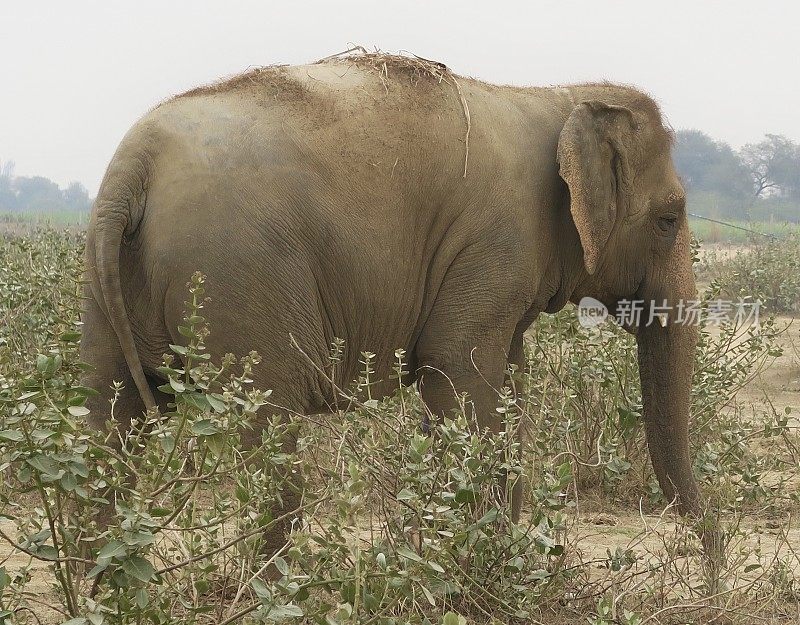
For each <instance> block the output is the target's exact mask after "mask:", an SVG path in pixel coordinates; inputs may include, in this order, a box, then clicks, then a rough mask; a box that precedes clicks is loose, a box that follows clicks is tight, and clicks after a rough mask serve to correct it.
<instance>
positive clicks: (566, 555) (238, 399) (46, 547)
mask: <svg viewBox="0 0 800 625" xmlns="http://www.w3.org/2000/svg"><path fill="white" fill-rule="evenodd" d="M81 246H82V237H81V235H80V234H68V233H56V232H54V231H40V232H36V233H33V234H31V235H26V236H22V237H14V238H7V239H5V240H0V287H1V288H0V315H2V316H3V318H4V323H3V324H2V326H0V470H1V471H0V480H1V481H0V514H2V515H3V517H4V518H5V519H7V521H5V522H2V523H0V543H2V544H3V550H4V551H3V552H4V553H9V554H12V555H14V559H13V560H5V561H3V563H1V564H0V622H9V623H11V622H13V623H39V622H41V623H64V624H69V625H88V624H90V623H91V624H92V625H98V624H107V625H123V624H124V625H128V624H134V623H136V624H139V623H165V624H166V623H176V622H179V623H187V624H206V623H216V624H223V625H226V624H229V623H242V624H251V623H275V622H285V623H306V622H307V623H321V624H328V625H337V624H342V625H344V624H345V623H352V624H356V623H357V624H363V625H366V624H368V623H369V624H380V625H384V624H385V625H393V624H397V625H400V624H405V623H414V624H417V623H418V624H420V625H422V624H428V623H430V624H444V625H461V624H464V625H466V624H468V623H531V622H556V623H558V622H589V623H591V624H593V625H601V624H602V625H606V624H609V625H610V624H611V623H624V624H626V625H641V624H643V623H645V622H650V623H667V622H689V621H695V622H696V621H697V620H708V621H711V620H712V618H715V617H719V616H726V617H729V618H731V619H735V620H732V621H731V622H736V623H750V622H751V621H752V619H753V615H756V616H757V617H758V618H759V619H761V618H772V617H773V616H776V615H777V616H780V615H781V614H796V610H797V605H796V604H797V601H798V598H799V595H800V593H798V582H797V578H796V575H797V570H798V565H800V562H798V560H797V556H796V555H793V553H794V552H792V551H791V550H790V549H788V548H786V532H788V530H789V528H788V525H786V526H785V527H784V529H783V530H781V531H780V532H779V535H778V540H779V541H780V543H781V545H783V547H782V548H781V549H776V550H775V551H772V552H771V551H769V550H767V549H764V548H762V546H761V545H760V544H759V545H756V546H753V545H752V544H751V543H748V542H747V541H748V538H749V535H750V534H751V533H752V531H751V530H750V529H748V528H747V526H746V524H745V523H744V519H745V516H744V515H745V513H746V512H748V511H752V510H754V509H769V510H770V511H771V515H772V517H771V518H773V517H775V518H778V519H779V520H780V521H781V523H785V517H786V514H785V511H786V510H788V509H789V506H790V505H791V504H793V503H794V502H793V501H792V500H791V496H792V495H791V491H790V489H788V488H787V487H785V485H783V484H782V482H781V481H780V480H778V481H775V480H772V479H768V475H769V476H772V475H774V474H776V473H780V472H781V470H783V469H785V468H787V467H794V468H795V469H796V467H797V462H798V457H797V449H798V447H797V445H798V440H797V436H796V430H795V429H793V427H792V426H791V425H790V423H789V415H787V414H777V413H776V412H775V411H773V413H770V414H768V415H766V416H764V415H760V416H759V418H758V419H755V418H749V419H745V418H743V416H742V414H741V410H739V409H737V407H736V404H735V400H734V395H735V392H736V390H737V389H738V388H740V387H741V386H742V385H743V384H745V383H746V382H747V381H748V380H749V379H750V377H752V376H753V375H754V374H755V373H756V372H757V371H758V370H759V368H760V367H762V366H763V365H764V363H765V362H766V361H767V360H768V359H769V358H770V357H771V356H773V355H775V354H776V353H777V347H776V337H777V332H778V330H777V329H776V326H775V325H774V323H773V322H765V323H763V324H762V327H761V331H760V332H758V333H756V332H752V331H750V329H749V328H742V327H735V326H734V327H727V328H723V329H722V330H719V331H717V330H714V329H712V328H704V329H703V333H702V338H701V343H700V348H699V349H698V356H697V358H698V360H697V373H696V375H695V388H694V393H693V411H692V413H693V425H692V428H693V436H692V441H693V445H694V452H695V457H696V466H695V469H696V472H697V475H698V477H699V478H700V479H701V480H703V482H704V484H705V487H706V491H707V492H710V493H711V494H712V496H713V498H714V500H715V501H716V502H717V507H718V508H719V509H720V510H721V511H724V513H723V516H724V519H725V522H726V525H727V534H726V542H727V546H728V553H729V563H728V567H727V568H725V569H724V570H723V571H722V572H721V576H722V578H723V579H721V580H713V582H714V583H712V580H708V579H704V578H703V577H702V576H701V575H699V572H700V571H701V569H702V567H701V562H700V560H701V558H700V555H699V544H698V543H699V541H698V540H697V538H696V537H695V536H694V535H693V534H692V532H691V531H690V530H689V529H688V528H686V527H684V526H683V525H681V524H680V523H678V524H677V525H676V526H675V529H674V530H671V531H665V530H664V528H663V525H664V519H665V517H668V518H671V513H670V512H669V509H668V507H669V506H668V504H669V502H665V501H663V497H662V495H661V493H660V491H659V489H658V487H657V485H656V484H655V481H654V479H653V477H652V475H651V471H650V467H649V462H648V460H647V455H646V451H645V444H644V440H643V435H642V426H641V399H640V393H639V388H638V372H637V368H636V364H635V363H636V359H635V345H634V343H633V342H632V340H631V339H630V337H628V336H627V335H624V334H623V333H622V332H620V331H619V330H618V329H617V328H616V327H614V326H611V325H608V326H601V327H600V328H597V329H593V330H587V329H584V328H581V327H580V325H579V324H578V323H577V321H576V319H575V315H574V312H572V311H571V310H565V311H562V312H561V313H559V314H557V315H553V316H544V317H543V318H542V319H540V321H539V322H538V323H537V325H536V326H535V329H534V330H533V332H532V334H531V337H530V342H529V344H528V348H527V349H528V359H527V364H526V367H525V369H524V370H523V371H515V372H511V373H512V374H511V376H510V384H509V386H508V387H507V388H505V389H503V390H502V392H501V393H500V395H499V397H498V412H499V414H502V415H504V416H505V418H506V419H505V424H506V427H505V429H504V430H502V431H500V432H498V433H497V434H496V435H493V436H488V435H487V436H476V435H473V434H472V433H471V429H470V427H469V425H470V424H469V417H467V416H466V415H467V414H468V411H467V410H466V409H462V410H460V411H456V412H455V413H454V414H453V415H452V417H450V418H447V419H432V421H431V427H432V435H431V436H427V435H424V434H423V433H422V432H421V430H420V423H421V421H422V419H423V417H424V416H425V412H424V411H425V409H424V406H423V405H422V403H421V401H420V400H419V397H418V395H417V393H416V390H415V389H414V388H400V385H399V384H398V391H397V392H396V393H395V394H394V395H393V396H392V397H390V398H388V399H385V400H382V401H377V400H375V399H373V398H372V397H371V395H370V388H371V385H372V382H373V381H374V380H373V375H374V374H373V373H372V362H373V359H374V358H375V356H374V355H372V354H362V362H363V365H364V368H363V373H362V375H361V376H360V378H359V379H358V380H356V381H355V383H354V385H353V387H352V388H351V390H349V391H348V392H347V396H346V397H347V399H348V401H347V402H346V403H347V404H348V408H347V409H346V410H341V411H339V412H337V413H335V414H332V415H325V416H322V417H313V416H309V417H298V418H296V419H293V420H291V421H288V422H286V421H281V420H279V419H277V418H269V414H270V396H269V392H268V390H266V389H254V388H252V383H251V376H250V373H251V371H252V369H253V367H256V366H258V365H259V359H258V356H257V355H256V354H249V355H245V356H243V357H234V356H231V355H227V356H224V357H223V358H222V359H220V360H217V359H215V358H212V357H210V356H209V354H208V352H207V351H206V349H205V343H206V339H207V337H208V333H209V331H212V332H213V328H210V329H209V328H208V327H207V324H206V321H205V319H204V317H203V305H204V302H205V293H204V284H203V279H202V276H199V275H197V276H195V277H194V278H193V280H192V282H191V283H190V284H189V285H187V292H188V300H187V306H186V314H185V320H184V323H183V325H182V327H181V328H180V331H181V334H182V335H183V336H185V337H186V338H187V345H186V346H184V347H174V348H173V350H174V353H173V354H172V355H171V356H169V357H167V358H166V359H165V362H164V365H163V368H162V369H161V372H162V374H163V375H164V377H165V379H166V380H167V382H166V383H165V384H164V386H163V387H162V389H163V390H164V391H165V392H167V393H169V394H171V395H172V396H173V399H174V402H173V405H172V407H171V408H170V412H169V414H166V415H157V414H150V415H148V416H147V418H146V419H144V421H143V423H142V424H141V426H140V427H137V428H136V429H135V430H134V431H132V432H131V433H130V434H128V435H127V436H125V437H123V438H122V439H120V438H118V437H117V436H110V437H107V436H105V435H103V434H101V433H98V432H93V431H89V430H87V428H86V427H85V426H84V424H83V421H82V420H83V418H84V417H85V415H86V412H87V410H86V408H85V407H84V404H85V401H86V398H87V397H89V396H90V395H91V394H92V393H94V391H93V390H92V389H87V388H84V387H82V386H81V385H80V374H81V372H82V371H83V369H84V367H85V365H84V364H83V363H81V362H80V360H79V358H78V344H79V341H80V329H81V328H80V325H79V323H78V322H77V314H78V305H79V299H78V294H79V292H80V284H79V283H80V276H81V268H80V267H81ZM343 349H347V346H346V345H343V344H341V343H339V342H337V343H335V344H334V345H332V347H331V353H330V357H329V358H330V366H331V367H335V366H336V363H337V362H338V360H339V359H340V358H341V353H342V350H343ZM395 358H396V366H395V372H394V373H395V376H396V378H397V379H398V380H399V379H400V378H401V377H402V375H403V372H404V368H405V366H406V365H405V354H404V353H403V352H402V351H398V352H397V353H396V354H395ZM113 408H114V406H113V405H112V406H110V410H112V411H113ZM256 415H258V416H259V420H260V422H261V423H264V422H266V424H267V427H266V428H265V429H264V433H263V435H262V439H261V445H260V446H258V447H257V448H253V449H247V450H244V449H242V448H241V447H240V445H239V439H240V433H241V431H242V430H243V429H244V428H247V427H250V426H251V424H252V423H253V422H254V420H255V419H256ZM428 416H429V417H430V415H428ZM520 429H525V430H527V441H528V442H527V443H526V444H525V450H524V453H523V451H522V449H521V445H520V442H519V438H518V436H517V434H518V431H519V430H520ZM289 439H291V440H295V441H296V450H292V449H291V448H290V447H287V446H286V441H287V440H289ZM762 447H763V448H766V449H768V450H769V452H768V453H764V452H763V451H759V450H760V449H761V448H762ZM523 476H524V477H525V478H526V479H527V482H528V484H527V497H526V498H527V503H526V508H525V510H524V513H523V516H522V519H521V520H520V522H519V523H515V522H513V521H512V519H511V513H510V506H509V491H510V489H511V488H512V486H513V484H514V482H515V480H517V479H521V478H522V477H523ZM299 483H302V484H303V485H304V489H303V497H302V499H301V500H300V502H299V504H298V507H297V509H295V510H290V511H288V512H287V514H288V515H290V516H292V517H295V516H298V513H300V512H302V516H300V517H299V518H300V519H301V520H298V521H296V522H295V524H294V529H293V531H292V535H291V539H290V541H289V542H288V543H287V544H286V545H285V546H284V547H283V548H282V549H280V550H279V551H278V552H277V553H268V552H266V551H265V550H264V549H263V534H264V531H265V529H268V528H270V527H274V526H275V525H276V524H279V523H283V522H284V521H285V520H286V519H285V518H284V517H282V516H279V515H278V514H277V513H276V510H277V509H278V506H277V505H276V504H277V503H278V501H279V498H280V496H281V493H282V492H286V489H289V488H293V487H294V486H295V485H297V484H299ZM642 492H646V493H649V501H647V502H644V503H643V504H642V506H643V514H647V516H646V517H645V516H643V517H642V519H643V522H644V521H645V519H649V520H648V521H646V522H645V523H644V525H643V526H642V529H641V531H639V532H636V533H635V534H636V535H635V537H634V538H632V539H631V540H630V542H629V543H628V544H627V545H626V546H624V547H619V548H615V549H613V550H612V549H609V550H608V551H606V552H605V553H592V552H587V550H586V549H587V545H586V543H585V541H581V540H580V528H581V514H582V513H581V507H582V505H583V504H584V502H585V501H586V500H587V499H594V500H599V501H601V502H603V505H604V506H608V507H613V506H614V505H615V504H617V503H620V504H624V505H625V506H626V507H628V508H633V507H634V505H632V504H633V502H634V501H635V500H636V499H637V498H638V496H639V494H640V493H642ZM287 518H288V517H287ZM654 539H658V540H659V541H661V542H660V543H659V544H654ZM43 579H44V581H46V582H47V583H48V584H49V585H50V586H51V588H52V591H51V592H49V593H42V591H41V583H42V580H43ZM710 588H724V589H726V590H723V591H722V593H723V594H722V595H719V596H712V597H709V596H708V595H709V589H710ZM670 619H672V620H670ZM675 619H678V620H675Z"/></svg>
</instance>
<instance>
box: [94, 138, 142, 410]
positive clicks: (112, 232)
mask: <svg viewBox="0 0 800 625" xmlns="http://www.w3.org/2000/svg"><path fill="white" fill-rule="evenodd" d="M126 143H127V146H126ZM147 148H148V146H147V145H146V144H145V145H144V146H141V145H139V146H138V148H136V149H131V142H129V141H123V144H122V145H121V146H120V148H119V150H118V151H117V153H116V154H115V155H114V158H113V159H112V161H111V164H110V165H109V167H108V170H107V171H106V175H105V178H104V179H103V183H102V185H101V186H100V191H99V192H98V194H97V198H96V199H95V202H94V207H93V210H92V217H91V220H90V222H89V231H88V233H87V239H86V259H87V265H88V271H89V278H90V280H89V281H90V286H91V288H92V292H93V295H94V297H95V299H96V300H97V303H98V304H99V305H100V307H101V308H104V309H105V313H106V317H107V318H108V321H109V323H110V324H111V327H112V328H113V329H114V332H115V333H116V335H117V339H118V340H119V344H120V347H121V348H122V352H123V354H124V355H125V362H126V363H127V365H128V369H129V371H130V374H131V377H132V378H133V380H134V382H135V384H136V388H137V389H138V391H139V395H140V396H141V398H142V401H143V402H144V405H145V407H146V408H147V409H148V410H150V409H151V408H153V407H154V406H155V405H156V402H155V400H154V398H153V393H152V391H151V390H150V385H149V384H148V382H147V378H146V377H145V374H144V369H143V368H142V363H141V360H140V359H139V352H138V351H137V349H136V342H135V340H134V336H133V330H132V329H131V324H130V320H129V318H128V314H127V311H126V310H125V301H124V300H123V297H122V284H121V282H120V273H119V263H120V250H121V247H122V244H123V239H130V238H131V237H132V236H134V233H135V232H136V229H137V228H138V226H139V223H140V221H141V219H142V216H143V214H144V207H145V201H146V197H147V182H148V178H149V172H150V171H151V169H152V167H151V165H152V156H151V154H152V152H151V151H150V150H149V149H147ZM92 270H94V271H93V272H92ZM92 273H94V275H92ZM98 291H99V292H98Z"/></svg>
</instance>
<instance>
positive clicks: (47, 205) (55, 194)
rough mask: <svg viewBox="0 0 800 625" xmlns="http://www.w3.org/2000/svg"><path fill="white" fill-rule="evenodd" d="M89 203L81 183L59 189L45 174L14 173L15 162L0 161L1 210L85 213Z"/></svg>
mask: <svg viewBox="0 0 800 625" xmlns="http://www.w3.org/2000/svg"><path fill="white" fill-rule="evenodd" d="M91 205H92V200H91V198H90V197H89V192H88V191H87V190H86V187H84V186H83V185H82V184H81V183H80V182H72V183H70V184H69V185H68V186H67V187H66V188H64V189H62V188H61V187H59V186H58V185H57V184H56V183H55V182H53V181H52V180H50V179H49V178H45V177H44V176H15V175H14V163H13V162H11V161H6V162H5V163H0V212H1V213H37V214H48V213H59V212H65V211H66V212H86V211H88V210H89V208H90V207H91Z"/></svg>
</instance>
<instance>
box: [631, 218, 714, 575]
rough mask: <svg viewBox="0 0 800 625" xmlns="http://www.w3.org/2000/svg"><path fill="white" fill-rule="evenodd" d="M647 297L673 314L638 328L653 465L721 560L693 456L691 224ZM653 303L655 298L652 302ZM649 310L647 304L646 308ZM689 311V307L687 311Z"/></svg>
mask: <svg viewBox="0 0 800 625" xmlns="http://www.w3.org/2000/svg"><path fill="white" fill-rule="evenodd" d="M647 284H648V285H649V288H648V287H647V286H645V288H644V289H643V294H644V295H645V298H648V299H649V298H653V303H654V304H656V305H658V306H661V305H663V303H664V301H666V304H667V305H668V306H669V307H670V312H669V313H668V315H667V317H666V318H664V319H663V320H664V323H659V319H658V318H655V319H654V320H653V322H652V323H646V321H648V320H649V318H650V315H647V318H646V319H643V320H642V321H643V322H642V323H640V325H639V329H638V332H637V341H638V347H639V350H638V351H639V375H640V377H641V382H642V402H643V404H644V421H645V430H646V432H647V446H648V448H649V450H650V458H651V459H652V462H653V469H654V471H655V474H656V477H657V478H658V483H659V484H660V485H661V489H662V490H663V491H664V494H665V495H666V497H667V499H668V500H670V501H673V500H674V501H675V502H676V504H677V507H678V511H679V512H680V513H681V514H683V515H684V516H687V517H689V519H690V520H691V521H692V522H693V523H694V525H695V528H696V529H697V531H698V533H699V534H700V535H701V538H702V540H703V544H704V546H705V549H706V553H707V555H709V556H711V559H712V560H715V561H717V562H719V561H720V556H721V548H722V547H721V534H720V532H719V530H718V529H717V527H716V523H715V521H714V520H713V519H712V518H711V517H710V516H708V515H707V514H706V509H705V508H706V506H705V503H704V501H703V498H702V497H701V495H700V490H699V489H698V486H697V482H696V481H695V479H694V475H693V473H692V460H691V457H690V455H689V411H690V401H691V391H692V374H693V371H694V356H695V347H696V345H697V337H698V328H697V325H696V320H694V319H679V318H678V314H677V311H678V306H679V305H680V304H681V302H683V304H684V305H686V304H687V303H688V302H689V301H690V300H693V299H695V298H696V297H697V294H696V293H697V291H696V288H695V282H694V273H693V271H692V263H691V255H690V253H689V236H688V228H687V227H686V223H685V222H684V223H683V225H682V228H681V230H680V232H679V234H678V238H677V240H676V242H675V246H674V247H673V249H672V251H671V253H670V254H669V258H668V259H666V262H664V263H663V264H662V265H661V269H660V274H659V275H651V276H649V280H648V283H647ZM647 304H648V305H650V304H651V302H650V301H648V302H647ZM645 308H646V309H647V306H646V307H645ZM684 310H685V309H684Z"/></svg>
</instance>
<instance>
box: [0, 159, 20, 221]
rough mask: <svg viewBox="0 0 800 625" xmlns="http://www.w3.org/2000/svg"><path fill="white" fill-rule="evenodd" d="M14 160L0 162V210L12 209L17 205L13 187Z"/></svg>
mask: <svg viewBox="0 0 800 625" xmlns="http://www.w3.org/2000/svg"><path fill="white" fill-rule="evenodd" d="M13 180H14V161H6V162H5V163H0V210H4V211H13V210H15V209H16V207H17V194H16V192H15V191H14V187H13V184H12V183H13Z"/></svg>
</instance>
